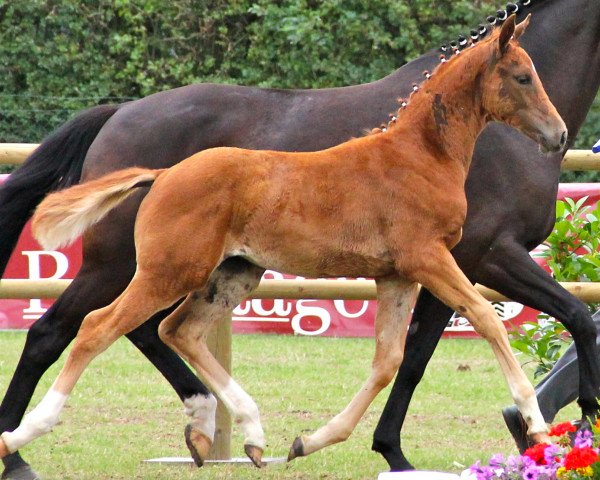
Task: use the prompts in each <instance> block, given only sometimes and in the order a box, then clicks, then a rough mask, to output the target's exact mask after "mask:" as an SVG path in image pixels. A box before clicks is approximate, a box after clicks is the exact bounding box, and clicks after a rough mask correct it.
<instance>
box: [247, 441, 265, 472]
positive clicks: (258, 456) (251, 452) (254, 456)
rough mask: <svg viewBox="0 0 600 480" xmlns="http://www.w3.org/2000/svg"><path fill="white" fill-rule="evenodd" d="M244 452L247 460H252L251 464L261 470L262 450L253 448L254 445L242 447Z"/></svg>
mask: <svg viewBox="0 0 600 480" xmlns="http://www.w3.org/2000/svg"><path fill="white" fill-rule="evenodd" d="M244 451H245V452H246V455H248V458H249V459H250V460H252V463H253V464H254V465H255V466H256V467H257V468H261V467H262V466H263V465H264V464H263V462H262V454H263V450H262V448H259V447H255V446H254V445H244Z"/></svg>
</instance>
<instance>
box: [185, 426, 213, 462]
mask: <svg viewBox="0 0 600 480" xmlns="http://www.w3.org/2000/svg"><path fill="white" fill-rule="evenodd" d="M185 443H186V445H187V447H188V449H189V451H190V453H191V454H192V458H193V459H194V463H195V464H196V466H197V467H201V466H202V465H204V460H206V459H207V458H208V452H209V451H210V448H211V447H212V442H211V440H210V439H209V438H208V437H207V436H206V435H204V434H203V433H202V432H200V431H199V430H196V429H195V428H194V427H193V425H192V424H188V425H187V426H186V427H185Z"/></svg>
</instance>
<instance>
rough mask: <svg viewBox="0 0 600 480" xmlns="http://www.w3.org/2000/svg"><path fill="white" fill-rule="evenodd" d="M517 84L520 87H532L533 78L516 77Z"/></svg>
mask: <svg viewBox="0 0 600 480" xmlns="http://www.w3.org/2000/svg"><path fill="white" fill-rule="evenodd" d="M515 79H516V80H517V82H519V84H520V85H531V76H530V75H518V76H516V77H515Z"/></svg>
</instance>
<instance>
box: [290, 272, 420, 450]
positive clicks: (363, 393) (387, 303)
mask: <svg viewBox="0 0 600 480" xmlns="http://www.w3.org/2000/svg"><path fill="white" fill-rule="evenodd" d="M416 291H417V285H416V283H413V282H409V281H406V280H401V279H399V278H398V277H393V278H387V279H382V280H378V281H377V318H376V320H375V340H376V347H375V356H374V358H373V364H372V372H371V375H370V376H369V379H368V380H367V382H366V383H365V384H364V385H363V386H362V388H361V389H360V391H359V392H358V393H357V394H356V395H355V396H354V398H353V399H352V401H351V402H350V403H349V404H348V406H347V407H346V408H345V409H344V410H343V411H342V412H340V413H339V414H337V415H336V416H335V417H333V418H332V419H331V420H330V421H329V422H328V423H327V425H325V426H323V427H321V428H320V429H319V430H317V431H316V432H315V433H313V434H312V435H302V436H301V437H298V438H296V440H295V441H294V443H293V445H292V447H291V449H290V452H289V455H288V461H289V460H292V459H294V458H296V457H300V456H304V455H309V454H310V453H313V452H316V451H317V450H320V449H321V448H323V447H326V446H328V445H332V444H334V443H338V442H343V441H344V440H346V439H347V438H348V437H349V436H350V434H351V433H352V432H353V430H354V428H355V427H356V425H357V424H358V422H359V420H360V419H361V418H362V416H363V415H364V413H365V411H366V410H367V408H368V407H369V405H370V404H371V402H372V401H373V399H374V398H375V397H376V396H377V394H378V393H379V392H380V391H381V390H382V389H383V388H385V387H386V386H387V385H388V384H389V383H390V382H391V381H392V379H393V378H394V375H395V374H396V371H397V370H398V367H399V366H400V364H401V363H402V358H403V354H404V341H405V339H406V332H407V326H408V317H409V314H410V310H411V308H412V306H413V303H414V297H415V294H416Z"/></svg>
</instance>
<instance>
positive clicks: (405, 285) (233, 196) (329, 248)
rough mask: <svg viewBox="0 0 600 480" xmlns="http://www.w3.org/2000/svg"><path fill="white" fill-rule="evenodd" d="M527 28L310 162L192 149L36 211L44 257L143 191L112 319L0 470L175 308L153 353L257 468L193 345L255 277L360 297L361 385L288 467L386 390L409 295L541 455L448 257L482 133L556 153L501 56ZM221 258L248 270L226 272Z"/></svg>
mask: <svg viewBox="0 0 600 480" xmlns="http://www.w3.org/2000/svg"><path fill="white" fill-rule="evenodd" d="M527 23H528V20H526V21H524V22H523V23H521V24H519V25H518V26H515V22H514V17H513V18H511V19H509V20H508V21H507V22H505V23H504V24H503V25H502V27H501V29H498V30H497V31H496V32H495V33H494V34H493V35H491V36H490V38H488V39H486V40H484V41H482V42H480V43H479V44H477V45H476V46H474V47H472V48H468V49H466V50H464V51H463V52H462V53H461V54H460V55H458V56H456V57H455V58H453V59H452V60H450V61H448V62H445V63H442V64H441V65H440V66H439V67H438V68H437V69H436V70H435V71H433V72H432V74H431V76H430V79H429V80H427V81H426V82H425V83H424V84H423V85H422V86H421V87H420V88H416V91H415V93H414V94H413V96H412V97H411V98H410V100H409V101H408V102H407V105H406V106H403V107H402V108H401V110H400V111H399V112H398V115H397V117H396V118H395V119H394V121H392V122H391V123H390V125H389V126H388V127H387V128H385V129H383V130H381V131H377V132H376V133H375V134H373V135H369V136H366V137H362V138H358V139H353V140H351V141H349V142H346V143H343V144H341V145H338V146H336V147H333V148H330V149H327V150H323V151H319V152H314V153H284V152H276V151H252V150H243V149H236V148H217V149H212V150H206V151H204V152H201V153H198V154H196V155H194V156H192V157H190V158H189V159H187V160H185V161H183V162H181V163H180V164H178V165H176V166H174V167H172V168H170V169H166V170H146V169H128V170H124V171H121V172H117V173H114V174H110V175H107V176H105V177H103V178H101V179H99V180H96V181H93V182H89V183H87V184H83V185H79V186H76V187H73V188H71V189H68V190H66V191H63V192H59V193H55V194H52V195H50V196H49V197H48V198H47V199H46V200H45V201H44V202H43V203H42V204H41V205H40V207H39V208H38V211H37V212H36V215H35V217H34V226H33V228H34V234H35V235H36V237H37V238H38V239H39V240H40V241H41V243H42V244H43V245H44V246H45V247H50V246H55V245H58V244H62V243H65V242H68V241H70V240H71V239H72V238H73V237H74V236H76V235H78V234H79V233H81V232H83V231H85V230H86V229H87V228H88V227H89V226H90V225H92V224H93V223H95V222H97V221H99V220H100V219H101V218H102V217H103V216H104V215H106V213H107V212H108V211H110V209H112V208H113V207H115V206H116V205H118V204H119V203H120V202H121V201H122V200H123V199H124V198H126V197H127V196H128V195H129V194H131V193H132V192H134V191H135V189H136V187H138V186H140V185H148V184H149V183H152V182H154V183H153V185H152V188H151V189H150V192H149V194H148V195H147V197H146V198H145V200H144V201H143V203H142V206H141V208H140V211H139V214H138V217H137V222H136V228H135V240H136V251H137V265H138V267H137V271H136V274H135V276H134V278H133V280H132V281H131V283H130V284H129V286H128V287H127V289H126V290H125V291H124V292H123V294H121V296H120V297H119V298H117V299H116V300H115V301H114V302H113V303H112V304H110V305H108V306H107V307H105V308H102V309H100V310H96V311H94V312H91V313H90V314H89V315H88V316H87V317H86V319H85V320H84V322H83V325H82V327H81V329H80V331H79V334H78V335H77V338H76V340H75V344H74V346H73V349H72V351H71V352H70V354H69V357H68V359H67V362H66V364H65V366H64V367H63V369H62V371H61V372H60V374H59V376H58V378H57V380H56V381H55V383H54V384H53V386H52V389H51V390H50V392H48V394H47V395H46V397H44V399H43V400H42V402H41V403H40V404H39V405H38V406H37V407H36V408H35V409H34V410H33V411H32V412H31V413H30V414H29V415H28V416H27V417H25V418H24V420H23V422H22V423H21V425H20V426H19V427H18V428H17V429H16V430H15V431H14V432H4V433H3V434H2V441H3V443H1V444H0V455H1V456H5V455H6V454H7V453H8V452H12V451H15V450H17V449H18V448H20V447H21V446H22V445H25V444H26V443H28V442H29V441H31V440H32V439H34V438H35V437H37V436H39V435H41V434H42V433H44V432H45V431H48V430H49V429H50V428H51V427H52V426H53V425H54V424H55V423H56V422H57V420H58V414H59V413H60V410H61V409H62V407H63V406H64V403H65V401H66V399H67V397H68V395H69V394H70V393H71V391H72V389H73V388H74V386H75V384H76V382H77V380H78V378H79V376H80V375H81V373H82V372H83V371H84V369H85V368H86V366H87V365H88V364H89V362H90V361H91V360H92V359H93V358H94V357H95V356H96V355H98V354H99V353H101V352H102V351H103V350H104V349H106V348H107V347H108V346H109V345H110V344H111V343H113V342H114V341H115V340H116V339H117V338H118V337H119V336H121V335H123V334H125V333H127V332H129V331H131V330H132V329H134V328H136V327H137V326H138V325H140V324H141V323H143V322H144V321H145V320H147V319H148V318H149V317H150V316H152V315H153V314H154V313H156V312H157V311H159V310H163V309H165V308H167V307H169V306H171V305H172V304H174V303H175V302H176V301H177V300H179V299H181V298H183V297H185V300H184V301H183V303H181V304H180V305H179V306H178V307H177V309H176V310H175V311H174V312H173V313H172V314H171V315H169V316H168V317H167V318H166V319H165V320H164V321H163V322H162V323H161V326H160V330H159V333H160V335H161V338H162V339H163V340H164V341H165V343H167V344H168V345H169V346H171V347H172V348H173V349H174V350H175V351H176V352H177V353H179V354H180V355H181V356H182V357H184V358H185V359H186V360H187V361H188V362H189V363H190V364H191V365H192V366H193V367H194V368H195V369H196V371H197V372H198V374H199V375H200V376H201V377H202V378H204V379H205V380H206V381H207V383H208V384H209V386H210V387H211V389H212V391H213V392H214V393H215V394H216V395H217V396H219V397H220V398H221V399H222V400H223V402H224V404H225V406H226V407H227V408H228V410H229V411H230V412H231V414H232V417H233V418H235V419H236V421H237V423H238V424H239V425H240V427H241V429H242V431H243V432H244V435H245V440H244V444H245V449H246V453H247V454H248V456H249V457H250V458H251V459H252V461H253V462H254V463H255V464H256V465H257V466H260V465H261V458H262V453H263V450H264V447H265V438H264V433H263V429H262V426H261V423H260V419H259V414H258V408H257V406H256V404H255V403H254V401H253V400H252V399H251V398H250V397H249V396H248V395H247V394H246V393H245V392H244V390H242V389H241V387H240V386H238V385H237V384H236V383H235V382H234V381H233V379H231V378H230V377H229V375H228V374H227V373H226V372H225V371H224V370H223V369H222V368H221V367H220V366H219V365H218V363H217V362H216V360H215V359H214V357H212V355H211V354H210V353H209V352H208V349H207V347H206V343H205V339H206V334H207V331H208V330H209V328H210V327H211V325H212V324H213V323H214V322H216V321H219V320H221V319H223V318H224V317H226V316H227V315H229V314H230V313H231V310H232V309H233V308H234V307H235V306H236V305H237V304H238V303H239V302H240V301H241V300H242V299H243V298H244V297H245V296H247V295H248V293H249V292H250V291H251V290H252V289H254V288H255V287H256V285H258V282H259V281H260V277H261V275H262V273H263V272H264V269H265V268H271V269H274V270H279V271H284V272H290V273H294V274H299V275H303V276H312V277H327V276H369V277H373V278H375V280H376V282H377V290H378V312H377V319H376V324H375V334H376V339H377V343H376V351H375V356H374V360H373V365H372V373H371V375H370V377H369V378H368V380H367V381H366V383H365V384H364V386H363V387H362V388H361V390H360V391H359V392H358V393H357V394H356V396H355V397H354V398H353V399H352V401H351V402H350V403H349V405H348V406H347V407H346V408H345V409H344V410H343V411H342V412H341V413H339V414H338V415H337V416H335V417H334V418H333V419H332V420H331V421H330V422H329V423H328V424H327V425H325V426H324V427H322V428H320V429H319V430H317V431H316V432H315V433H314V434H312V435H303V436H301V437H298V438H297V439H296V440H295V441H294V443H293V445H292V447H291V449H290V453H289V457H288V458H289V459H290V460H291V459H293V458H295V457H297V456H302V455H308V454H310V453H312V452H315V451H317V450H319V449H321V448H323V447H325V446H327V445H330V444H333V443H336V442H340V441H343V440H345V439H346V438H347V437H348V436H349V435H350V433H351V432H352V431H353V429H354V428H355V426H356V424H357V423H358V421H359V420H360V418H361V417H362V415H363V414H364V412H365V410H366V409H367V407H368V406H369V405H370V403H371V402H372V400H373V399H374V398H375V396H376V395H377V393H378V392H379V391H380V390H381V389H382V388H384V387H385V386H386V385H387V384H388V383H389V382H390V381H391V379H392V378H393V376H394V374H395V372H396V371H397V369H398V367H399V365H400V363H401V362H402V357H403V350H404V340H405V337H406V331H407V322H408V317H409V313H410V310H411V307H412V304H413V300H414V294H415V292H416V287H417V284H418V283H421V284H422V285H423V286H424V287H426V288H427V289H429V290H430V291H431V292H432V293H433V294H434V295H436V296H437V297H438V298H440V299H441V300H442V301H443V302H445V303H446V304H447V305H449V306H451V307H452V308H453V309H455V310H458V311H460V312H461V313H462V314H463V315H464V316H465V317H467V318H468V319H469V321H470V322H471V323H472V324H473V326H474V328H475V329H476V330H477V331H478V332H479V333H480V334H481V335H482V336H483V337H484V338H486V339H487V340H488V341H489V342H490V344H491V346H492V348H493V350H494V353H495V354H496V356H497V358H498V360H499V363H500V366H501V369H502V371H503V373H504V375H505V377H506V379H507V382H508V385H509V388H510V391H511V394H512V396H513V398H514V400H515V402H516V404H517V406H518V407H519V410H520V411H521V413H522V415H523V418H524V419H525V420H526V421H527V424H528V426H529V433H530V434H531V435H532V437H533V438H534V440H536V441H545V440H547V435H546V425H545V422H544V420H543V418H542V416H541V413H540V411H539V408H538V406H537V403H536V400H535V395H534V391H533V388H532V387H531V384H530V383H529V381H528V380H527V378H526V377H525V375H524V374H523V372H522V371H521V369H520V367H519V364H518V363H517V361H516V360H515V358H514V356H513V354H512V351H511V349H510V347H509V344H508V341H507V338H506V332H505V330H504V327H503V326H502V324H501V322H500V320H499V319H498V317H497V316H496V314H495V312H494V310H493V308H491V307H490V306H489V304H488V303H487V302H486V301H485V300H484V299H483V298H482V297H481V296H480V295H479V294H478V293H477V292H476V290H475V289H474V288H473V286H472V285H471V283H470V282H469V281H468V280H467V279H466V277H465V276H464V275H463V274H462V272H461V271H460V269H459V268H458V267H457V265H456V263H455V262H454V259H453V258H452V256H451V254H450V251H449V250H450V249H451V248H452V247H453V246H454V245H456V243H457V242H458V241H459V239H460V236H461V230H462V224H463V222H464V219H465V215H466V200H465V193H464V182H465V179H466V176H467V172H468V168H469V165H470V161H471V155H472V153H473V148H474V145H475V140H476V139H477V136H478V135H479V133H480V132H481V130H482V129H483V127H484V126H485V124H486V123H487V122H489V121H491V120H498V121H502V122H505V123H508V124H510V125H512V126H514V127H516V128H518V129H519V130H521V131H522V132H523V133H525V134H526V135H528V136H529V137H531V138H533V139H534V140H536V141H537V142H538V143H539V144H540V145H541V146H542V147H543V148H544V149H545V150H551V151H558V150H560V149H562V148H564V145H565V141H566V127H565V125H564V123H563V121H562V120H561V118H560V116H559V115H558V113H557V112H556V110H555V108H554V107H553V105H552V104H551V103H550V101H549V99H548V97H547V95H546V93H545V92H544V90H543V87H542V85H541V83H540V80H539V78H538V77H537V74H536V72H535V69H534V67H533V65H532V62H531V60H530V58H529V57H528V56H527V54H526V53H525V51H524V50H522V49H521V48H520V47H519V45H518V43H517V39H518V38H519V36H520V35H521V34H522V32H523V31H524V29H525V28H526V26H527ZM513 37H514V39H513ZM442 197H443V202H442V201H440V199H441V198H442ZM191 198H193V199H194V200H195V201H194V202H190V199H191ZM422 252H426V254H423V253H422ZM236 257H242V258H244V259H246V260H249V261H250V262H251V263H248V262H239V263H236V262H235V259H236ZM240 265H241V266H240ZM40 425H42V426H43V428H41V427H40ZM213 437H214V423H211V422H206V423H205V424H204V425H203V426H202V425H199V426H197V427H196V429H195V430H194V431H191V432H188V440H189V442H188V443H189V446H190V449H191V450H192V453H193V456H194V459H195V460H196V462H197V463H198V464H201V463H202V462H203V461H204V459H205V458H206V455H207V452H208V449H209V448H210V445H211V443H212V440H213Z"/></svg>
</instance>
